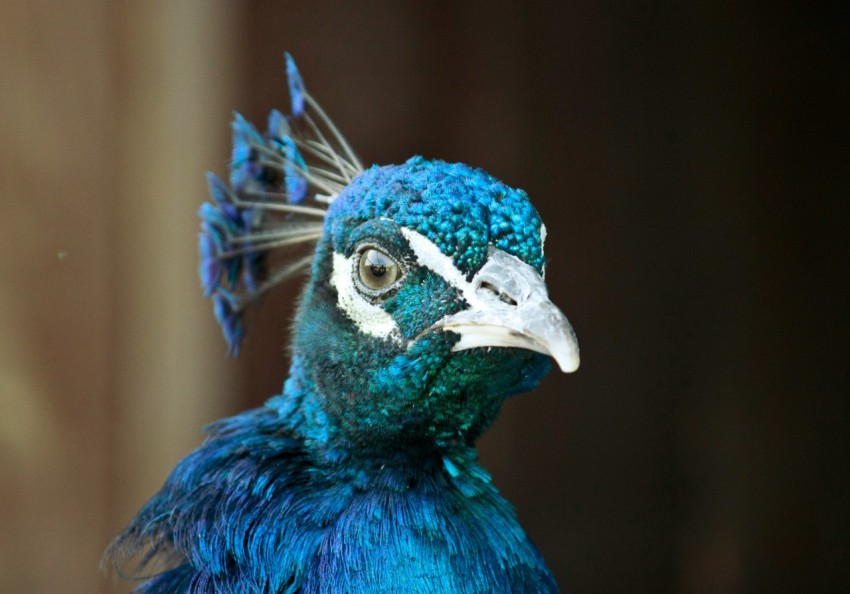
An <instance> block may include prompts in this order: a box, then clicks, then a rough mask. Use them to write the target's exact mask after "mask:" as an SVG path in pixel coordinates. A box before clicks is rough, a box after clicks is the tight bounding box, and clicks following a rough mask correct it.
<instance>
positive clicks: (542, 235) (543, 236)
mask: <svg viewBox="0 0 850 594" xmlns="http://www.w3.org/2000/svg"><path fill="white" fill-rule="evenodd" d="M544 243H546V225H544V224H543V222H542V221H541V222H540V256H541V257H543V278H544V279H545V278H546V254H545V252H544V251H543V244H544Z"/></svg>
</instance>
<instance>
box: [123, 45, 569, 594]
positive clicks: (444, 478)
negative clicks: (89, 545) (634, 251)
mask: <svg viewBox="0 0 850 594" xmlns="http://www.w3.org/2000/svg"><path fill="white" fill-rule="evenodd" d="M287 70H288V73H289V80H290V89H291V94H292V99H293V101H292V107H293V116H292V117H290V118H285V117H284V116H282V115H281V114H279V113H278V112H272V115H271V117H270V118H269V130H268V132H267V133H266V134H265V135H261V134H259V133H258V132H257V131H256V130H255V129H254V128H253V127H252V126H251V125H250V124H248V123H247V122H246V121H245V120H244V119H242V118H241V117H239V116H237V117H236V120H235V122H234V150H233V161H232V170H231V179H230V187H229V188H228V187H227V186H225V185H224V184H223V183H222V182H221V181H219V180H218V179H217V178H215V177H214V176H212V177H211V180H210V188H211V194H212V197H213V202H212V203H210V204H205V205H204V206H203V207H202V209H201V211H200V214H201V217H202V233H201V242H200V248H201V249H200V253H201V268H200V273H201V280H202V286H203V288H204V293H205V294H206V295H207V296H208V297H210V298H212V299H213V301H214V308H215V314H216V317H217V319H218V320H219V322H220V323H221V325H222V328H223V331H224V334H225V337H226V339H227V341H228V344H229V346H230V350H231V352H234V353H235V352H238V348H239V345H240V343H241V340H242V339H243V337H244V335H245V325H244V321H243V314H244V311H245V308H246V306H247V305H248V304H249V303H251V302H252V301H254V300H255V299H256V298H258V297H259V296H260V295H262V294H263V293H265V292H266V291H267V290H269V289H270V288H272V287H274V286H275V285H277V284H278V283H279V282H281V281H282V280H283V279H285V278H288V277H290V276H292V275H293V274H294V273H296V272H298V271H300V270H303V269H305V268H307V267H309V268H310V272H311V279H310V281H309V282H308V284H307V286H306V288H305V292H304V295H303V298H302V300H301V303H300V306H299V308H298V312H297V314H296V317H295V324H294V334H293V360H292V366H291V368H290V374H289V378H288V379H287V380H286V382H285V384H284V389H283V393H282V394H281V395H278V396H275V397H273V398H272V399H270V400H269V401H268V402H267V403H266V405H265V406H263V407H261V408H259V409H256V410H252V411H248V412H245V413H243V414H241V415H238V416H236V417H232V418H229V419H224V420H222V421H219V422H217V423H215V424H213V425H211V426H210V427H208V432H209V438H208V439H207V441H206V443H204V444H203V445H202V446H201V447H200V448H198V449H197V450H196V451H195V452H193V453H192V454H190V455H189V456H188V457H187V458H185V459H184V460H183V461H181V462H180V463H179V464H178V465H177V467H176V468H175V469H174V471H173V472H172V474H171V476H169V478H168V480H167V481H166V483H165V485H164V486H163V488H162V489H161V490H160V492H159V493H157V494H156V495H155V496H154V497H153V498H152V499H151V500H150V501H149V502H148V503H147V504H146V505H145V506H144V507H143V508H142V510H141V511H140V512H139V514H138V515H137V516H136V518H135V519H134V520H133V521H132V523H131V524H130V526H129V527H128V528H127V529H126V530H125V531H124V533H122V534H121V535H120V536H119V538H118V539H117V540H116V542H115V543H114V544H113V546H112V548H111V550H110V553H109V554H110V555H112V557H113V558H114V559H115V560H116V561H117V562H118V563H122V564H123V565H124V566H126V565H127V563H133V562H134V563H135V564H136V565H135V567H131V568H130V571H129V573H132V574H134V575H138V576H140V579H142V584H141V585H140V586H139V587H138V591H139V592H145V593H158V592H162V593H165V592H199V593H202V592H203V593H213V592H216V593H237V592H239V593H278V592H281V593H282V592H286V593H293V594H294V593H299V594H307V593H319V592H349V593H352V594H359V593H365V592H422V593H428V592H435V593H436V592H452V593H459V594H465V593H470V594H471V593H485V592H487V593H490V592H557V587H556V585H555V583H554V581H553V579H552V576H551V574H550V572H549V571H548V569H547V568H546V566H545V564H544V562H543V559H542V558H541V556H540V554H539V552H538V551H537V549H536V548H535V546H534V545H533V544H532V543H531V541H530V540H529V539H528V537H527V536H526V535H525V533H524V532H523V530H522V528H521V527H520V526H519V523H518V522H517V519H516V515H515V513H514V511H513V509H512V507H511V506H510V504H508V503H507V502H506V501H505V500H504V499H503V498H502V497H501V496H500V495H499V493H498V491H497V490H496V489H495V487H494V486H493V485H492V483H491V480H490V476H489V475H488V474H487V472H486V471H485V470H484V469H483V468H481V467H480V466H479V465H478V464H477V462H476V453H475V449H474V443H475V440H476V439H477V438H478V437H479V436H480V434H481V433H482V432H483V431H484V430H486V429H487V427H489V425H490V424H491V423H492V421H493V419H494V418H495V416H496V414H497V413H498V410H499V408H500V406H501V403H502V402H503V401H504V399H505V398H507V397H508V396H510V395H512V394H516V393H520V392H525V391H528V390H530V389H533V388H534V387H535V386H536V385H537V384H538V383H539V381H540V380H541V379H542V378H543V376H544V375H545V374H546V373H547V372H548V370H549V368H550V361H549V357H548V356H547V355H551V356H552V357H554V358H555V360H556V361H557V362H558V364H559V365H560V366H561V368H562V369H563V370H565V371H572V370H573V369H575V367H576V366H577V365H578V350H577V345H576V343H575V337H574V335H573V334H572V330H571V328H570V326H569V324H568V322H567V321H566V318H564V316H563V314H561V313H560V311H559V310H557V308H555V306H554V305H552V304H551V303H550V302H549V300H548V298H547V297H546V291H545V284H544V283H543V279H542V275H543V272H544V257H543V241H544V239H545V227H544V226H543V224H542V222H541V220H540V217H539V215H538V214H537V212H536V210H535V209H534V208H533V206H532V205H531V203H530V202H529V200H528V197H527V196H526V195H525V193H524V192H522V191H521V190H515V189H512V188H509V187H508V186H505V185H504V184H502V183H501V182H499V181H498V180H496V179H494V178H493V177H491V176H490V175H488V174H487V173H485V172H483V171H480V170H476V169H473V168H470V167H468V166H466V165H462V164H448V163H445V162H442V161H429V160H426V159H423V158H421V157H414V158H412V159H410V160H408V161H407V162H406V163H404V164H402V165H395V166H385V167H372V168H370V169H368V170H365V171H363V169H362V167H361V166H360V163H359V161H358V160H357V158H356V157H355V156H354V154H353V152H351V150H350V148H349V147H348V145H347V144H346V143H345V140H344V139H343V138H342V137H341V135H340V134H339V133H338V131H337V130H336V128H335V127H334V126H333V124H332V123H331V122H330V120H329V119H328V118H327V116H325V115H324V113H323V112H322V111H321V108H320V107H319V106H318V104H317V103H316V102H315V100H314V99H313V98H312V97H311V96H310V95H309V93H307V91H306V90H305V88H304V85H303V81H302V80H301V77H300V74H298V71H297V69H296V68H295V64H294V62H293V61H292V59H291V57H289V56H287ZM313 113H315V114H316V115H317V117H318V120H314V119H313V117H312V115H311V114H313ZM311 189H312V191H313V193H312V194H310V190H311ZM325 206H327V208H325ZM311 217H312V218H313V219H314V220H313V221H310V220H307V221H304V220H302V219H304V218H307V219H310V218H311ZM316 219H318V220H316ZM313 242H317V243H316V245H315V248H314V249H313V251H312V253H311V254H308V256H307V257H306V258H302V259H300V260H297V261H296V262H295V263H290V262H287V263H284V264H283V265H281V266H279V267H278V268H276V269H275V268H274V267H273V266H272V264H271V262H270V260H271V258H269V254H270V253H271V252H272V251H273V250H276V249H277V248H281V247H292V246H297V245H301V244H306V245H312V243H313ZM124 571H125V572H127V568H126V567H124Z"/></svg>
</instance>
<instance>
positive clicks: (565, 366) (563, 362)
mask: <svg viewBox="0 0 850 594" xmlns="http://www.w3.org/2000/svg"><path fill="white" fill-rule="evenodd" d="M555 362H556V363H557V364H558V367H560V368H561V371H562V372H563V373H573V372H574V371H576V370H577V369H578V366H579V358H578V355H575V356H573V357H566V358H563V357H558V358H556V359H555Z"/></svg>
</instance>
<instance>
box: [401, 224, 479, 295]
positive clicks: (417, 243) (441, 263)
mask: <svg viewBox="0 0 850 594" xmlns="http://www.w3.org/2000/svg"><path fill="white" fill-rule="evenodd" d="M401 233H402V235H404V237H405V239H407V243H408V245H410V249H411V250H413V253H414V254H415V255H416V260H417V261H418V262H419V264H420V265H422V266H424V267H425V268H427V269H428V270H430V271H432V272H434V273H436V274H438V275H440V276H441V277H442V278H443V279H444V280H445V281H446V282H447V283H449V284H450V285H451V286H453V287H454V288H456V289H457V290H458V291H460V293H461V294H462V295H463V298H464V299H465V300H466V302H467V303H468V304H469V305H471V306H473V307H475V306H478V305H481V300H480V298H479V297H478V295H477V293H476V291H475V287H474V285H473V284H472V283H470V282H467V280H466V277H465V276H464V274H463V273H462V272H461V271H460V270H458V269H457V267H456V266H455V265H454V262H452V259H451V258H450V257H449V256H447V255H445V254H444V253H443V252H441V251H440V248H438V247H437V244H435V243H434V242H433V241H431V240H430V239H428V238H427V237H425V236H424V235H422V234H421V233H419V232H418V231H414V230H413V229H408V228H407V227H402V228H401Z"/></svg>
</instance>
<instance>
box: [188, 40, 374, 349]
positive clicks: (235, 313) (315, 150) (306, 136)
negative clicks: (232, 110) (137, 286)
mask: <svg viewBox="0 0 850 594" xmlns="http://www.w3.org/2000/svg"><path fill="white" fill-rule="evenodd" d="M284 56H285V59H286V73H287V79H288V83H289V94H290V99H291V114H290V115H288V116H285V115H283V114H282V113H281V112H279V111H277V110H273V111H272V112H271V113H270V114H269V118H268V127H267V130H266V132H265V134H261V133H260V132H259V131H258V130H257V129H256V128H255V127H254V126H253V125H252V124H251V123H250V122H248V121H247V120H246V119H245V118H243V117H242V116H241V115H240V114H238V113H237V114H235V115H234V119H233V125H232V126H233V153H232V155H231V162H230V184H229V185H228V184H225V183H224V182H223V181H222V180H221V179H220V178H219V177H218V176H216V175H215V174H213V173H209V174H207V177H208V182H209V190H210V197H211V199H212V200H211V201H210V202H206V203H204V204H203V205H202V206H201V209H200V211H199V213H198V214H199V215H200V217H201V233H200V238H199V247H200V256H201V264H200V270H199V272H200V276H201V284H202V286H203V289H204V296H205V297H207V298H209V299H211V300H212V302H213V309H214V311H215V317H216V319H217V320H218V323H219V324H220V325H221V328H222V332H223V334H224V338H225V340H226V341H227V344H228V353H229V354H232V355H238V354H239V348H240V346H241V344H242V340H243V338H244V336H245V322H244V313H245V310H246V308H247V307H248V305H250V304H251V303H253V302H255V301H256V300H257V299H259V298H260V297H261V296H263V295H264V294H265V293H267V292H268V291H269V290H270V289H272V288H273V287H275V286H277V285H278V284H280V283H281V282H283V281H285V280H286V279H288V278H291V277H292V276H294V275H296V274H298V273H300V272H303V271H304V270H306V269H307V268H309V266H310V264H311V262H312V260H313V254H312V252H310V253H309V254H307V255H305V256H303V257H301V258H298V259H295V260H294V261H293V260H291V259H287V260H284V261H282V262H279V263H275V262H273V261H272V258H270V255H271V254H272V252H273V251H274V250H277V249H279V248H285V247H292V246H298V245H306V244H312V243H314V242H316V241H318V239H319V238H320V237H321V236H322V231H323V228H324V222H323V220H324V218H325V216H326V214H327V207H328V205H329V204H330V203H331V202H333V200H334V199H335V198H336V196H337V195H338V194H339V193H340V192H341V191H342V190H343V188H345V186H347V185H348V184H349V183H350V182H351V181H352V180H353V179H354V178H355V177H356V176H357V175H358V174H359V173H361V172H362V171H363V165H362V164H361V162H360V160H359V159H358V158H357V155H355V154H354V151H353V150H352V149H351V147H350V146H349V144H348V142H346V140H345V138H344V137H343V135H342V134H341V133H340V131H339V130H338V129H337V127H336V126H335V125H334V123H333V122H332V121H331V119H330V118H329V117H328V115H327V114H326V113H325V111H324V110H323V109H322V108H321V106H320V105H319V103H318V102H317V101H316V100H315V99H314V98H313V97H312V96H311V95H310V94H309V93H308V92H307V90H306V88H305V86H304V82H303V79H302V78H301V74H300V73H299V72H298V67H297V66H296V65H295V61H294V60H293V59H292V56H291V55H289V54H288V53H286V54H284Z"/></svg>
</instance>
